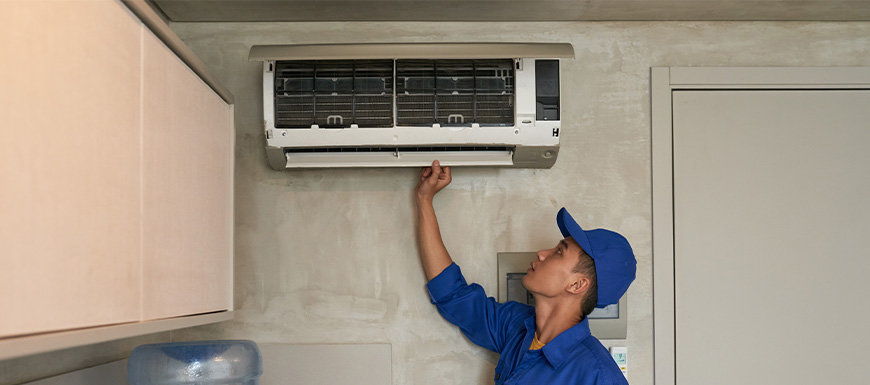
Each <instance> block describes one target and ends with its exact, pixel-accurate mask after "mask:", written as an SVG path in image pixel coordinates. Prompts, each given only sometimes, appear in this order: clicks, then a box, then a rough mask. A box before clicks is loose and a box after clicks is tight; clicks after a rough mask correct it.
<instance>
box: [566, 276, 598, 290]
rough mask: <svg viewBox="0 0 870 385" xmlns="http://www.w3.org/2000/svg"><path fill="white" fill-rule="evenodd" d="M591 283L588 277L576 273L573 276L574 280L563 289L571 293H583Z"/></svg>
mask: <svg viewBox="0 0 870 385" xmlns="http://www.w3.org/2000/svg"><path fill="white" fill-rule="evenodd" d="M591 284H592V282H591V281H590V280H589V277H587V276H585V275H579V274H578V275H575V276H574V281H573V282H572V283H571V284H570V285H568V287H567V288H566V289H565V290H566V291H567V292H569V293H571V294H584V293H586V291H588V290H589V285H591Z"/></svg>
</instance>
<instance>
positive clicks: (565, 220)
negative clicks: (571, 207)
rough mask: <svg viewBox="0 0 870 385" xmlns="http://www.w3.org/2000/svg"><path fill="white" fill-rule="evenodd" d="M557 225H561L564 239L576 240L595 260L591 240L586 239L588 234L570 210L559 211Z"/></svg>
mask: <svg viewBox="0 0 870 385" xmlns="http://www.w3.org/2000/svg"><path fill="white" fill-rule="evenodd" d="M556 224H558V225H559V230H560V231H561V232H562V236H563V237H565V238H568V237H571V238H574V241H575V242H577V244H578V245H580V248H581V249H583V251H584V252H586V254H589V256H590V257H592V259H595V255H594V253H595V251H594V250H592V244H591V243H590V242H589V238H588V237H586V232H585V231H583V228H581V227H580V225H578V224H577V221H575V220H574V218H573V217H571V214H569V213H568V210H566V209H565V208H564V207H562V208H561V209H560V210H559V213H558V214H556Z"/></svg>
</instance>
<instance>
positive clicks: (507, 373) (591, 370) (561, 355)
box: [426, 264, 628, 385]
mask: <svg viewBox="0 0 870 385" xmlns="http://www.w3.org/2000/svg"><path fill="white" fill-rule="evenodd" d="M426 286H427V288H428V289H429V295H430V296H431V297H432V303H434V304H435V305H436V306H437V307H438V312H439V313H441V315H442V316H444V318H445V319H446V320H447V321H449V322H450V323H452V324H454V325H456V326H458V327H459V329H460V330H461V331H462V333H463V334H465V336H466V337H468V339H470V340H471V342H474V343H475V344H478V345H480V346H482V347H484V348H487V349H489V350H492V351H494V352H496V353H499V354H500V356H499V359H498V366H496V368H495V383H496V384H497V385H502V384H505V385H520V384H522V385H561V384H571V385H593V384H594V385H627V384H628V381H626V380H625V376H623V375H622V372H621V371H620V370H619V367H618V366H617V365H616V362H614V361H613V358H612V357H611V356H610V353H608V351H607V349H606V348H604V346H603V345H601V342H599V341H598V339H596V338H595V337H593V336H592V335H591V334H590V333H589V321H588V320H585V319H584V320H583V322H580V323H579V324H577V325H574V326H573V327H571V328H569V329H568V330H565V331H564V332H562V333H561V334H559V335H558V336H556V338H554V339H553V340H552V341H550V342H549V343H547V345H546V346H544V347H543V348H541V349H539V350H529V346H530V345H531V343H532V338H534V335H535V308H534V307H531V306H528V305H524V304H520V303H517V302H508V303H504V304H501V303H498V302H496V301H495V300H494V299H493V298H491V297H489V298H488V297H487V296H486V294H485V293H484V292H483V288H482V287H480V285H478V284H471V285H469V284H467V283H466V282H465V278H464V277H463V276H462V272H461V271H460V269H459V266H457V265H456V264H451V265H450V266H448V267H447V268H446V269H444V271H442V272H441V274H439V275H438V276H437V277H435V278H432V280H431V281H429V283H428V284H427V285H426Z"/></svg>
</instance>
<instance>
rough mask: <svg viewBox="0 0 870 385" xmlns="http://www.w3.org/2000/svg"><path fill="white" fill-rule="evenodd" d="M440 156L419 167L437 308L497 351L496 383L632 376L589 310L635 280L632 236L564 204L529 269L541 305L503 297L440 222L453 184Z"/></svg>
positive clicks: (426, 253) (425, 256)
mask: <svg viewBox="0 0 870 385" xmlns="http://www.w3.org/2000/svg"><path fill="white" fill-rule="evenodd" d="M450 181H451V176H450V167H441V166H440V164H439V163H438V161H435V162H433V163H432V166H431V167H424V168H423V169H422V170H421V172H420V182H419V184H417V188H416V190H415V193H416V201H417V215H418V218H417V220H418V230H417V231H418V234H417V235H418V238H419V239H418V240H419V246H420V259H421V261H422V263H423V269H424V270H425V272H426V278H427V279H428V280H429V283H428V284H427V285H426V286H427V288H428V290H429V295H430V296H431V298H432V302H433V303H434V304H435V305H436V306H437V308H438V312H439V313H441V315H442V316H443V317H444V318H445V319H446V320H447V321H449V322H450V323H452V324H454V325H456V326H458V327H459V329H460V330H461V331H462V333H463V334H465V336H466V337H468V339H469V340H471V341H472V342H474V343H475V344H477V345H480V346H482V347H484V348H487V349H489V350H492V351H494V352H496V353H499V354H500V356H499V360H498V365H497V366H496V368H495V383H496V384H499V385H500V384H511V385H513V384H527V385H561V384H571V385H591V384H598V385H613V384H626V385H627V384H628V382H627V381H626V380H625V377H624V376H623V375H622V372H620V370H619V367H617V365H616V363H615V362H614V361H613V358H611V356H610V354H609V353H608V352H607V349H606V348H604V346H603V345H601V342H600V341H598V339H596V338H595V337H593V336H592V335H591V334H590V332H589V320H588V319H587V318H586V316H587V315H589V313H591V312H592V310H594V308H595V307H596V306H597V307H604V306H607V305H610V304H615V303H617V302H619V298H620V297H622V295H623V294H624V293H625V291H626V290H627V289H628V286H629V285H630V284H631V282H632V281H634V278H635V271H636V265H637V261H636V260H635V258H634V253H633V252H632V250H631V246H629V244H628V241H626V239H625V238H624V237H622V236H621V235H619V234H617V233H615V232H612V231H609V230H604V229H596V230H589V231H584V230H583V229H582V228H580V226H579V225H578V224H577V222H575V221H574V219H573V218H572V217H571V215H570V214H568V211H566V210H565V209H564V208H562V209H561V210H559V213H558V214H557V215H556V223H557V224H558V226H559V230H561V232H562V236H564V237H565V238H564V239H562V240H560V241H559V243H558V244H556V246H555V247H553V248H552V249H546V250H541V251H538V252H537V258H535V259H534V260H532V261H531V264H530V267H529V269H528V271H527V273H526V275H525V276H524V277H523V281H522V282H523V286H524V287H525V288H526V290H528V291H529V292H530V293H532V295H533V296H534V298H535V306H534V307H532V306H528V305H525V304H520V303H517V302H507V303H503V304H502V303H498V302H496V301H495V300H494V299H493V298H492V297H487V296H486V294H485V293H484V292H483V288H482V287H480V285H478V284H471V285H469V284H467V283H466V281H465V278H464V277H463V276H462V272H461V271H460V270H459V266H457V265H456V264H455V263H453V260H452V259H451V258H450V255H449V254H448V253H447V249H446V248H445V247H444V242H443V241H442V239H441V231H440V230H439V228H438V220H437V218H436V216H435V209H434V208H433V206H432V201H433V199H434V197H435V194H437V193H438V192H439V191H441V189H443V188H444V187H446V186H447V185H448V184H450Z"/></svg>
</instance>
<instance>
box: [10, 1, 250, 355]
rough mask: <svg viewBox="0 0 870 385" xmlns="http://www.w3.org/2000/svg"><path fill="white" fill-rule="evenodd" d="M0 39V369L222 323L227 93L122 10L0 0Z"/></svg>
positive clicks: (227, 284) (228, 209)
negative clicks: (50, 353) (8, 361)
mask: <svg viewBox="0 0 870 385" xmlns="http://www.w3.org/2000/svg"><path fill="white" fill-rule="evenodd" d="M131 3H134V5H136V4H138V2H131ZM139 5H141V4H139ZM134 8H135V7H134ZM143 9H144V8H141V9H139V11H142V10H143ZM149 10H150V9H149ZM150 22H152V23H153V22H154V20H151V21H150ZM37 25H38V26H39V27H38V28H36V26H37ZM21 31H27V33H26V34H23V33H22V32H21ZM0 36H2V38H0V84H2V85H3V86H2V87H0V106H2V107H0V108H2V115H3V117H4V118H3V121H4V125H3V126H4V127H3V128H2V129H0V197H2V198H0V213H2V215H0V244H2V245H3V252H2V254H0V265H2V266H3V268H2V269H0V293H2V294H0V309H2V312H3V316H2V317H0V359H3V358H9V357H14V356H19V355H23V354H29V353H35V352H38V351H44V350H51V349H54V348H63V347H69V346H72V345H75V344H77V343H79V344H84V343H92V342H99V341H100V340H101V339H102V340H105V339H106V338H107V337H106V336H114V338H119V337H123V336H128V335H135V334H143V333H145V332H154V331H159V330H155V327H154V326H153V325H154V324H149V325H150V326H144V327H143V326H142V325H145V324H147V323H148V322H149V321H150V320H157V319H167V318H173V317H184V319H185V321H184V322H181V323H179V322H175V323H169V324H167V323H165V322H164V323H162V325H164V326H162V328H163V330H165V329H166V328H171V327H179V326H181V325H184V326H191V325H194V324H198V323H204V322H214V321H216V320H222V319H228V318H229V317H230V315H229V314H230V311H231V310H232V237H233V217H232V215H233V210H232V183H233V146H234V129H233V105H232V103H231V100H232V99H231V95H229V94H228V93H223V95H219V94H218V92H216V91H215V88H216V87H215V86H214V85H213V84H207V83H206V82H205V81H203V80H202V77H201V76H200V75H199V74H198V73H197V71H194V70H193V69H191V68H190V67H189V66H188V65H187V64H186V62H189V61H190V58H186V59H185V60H182V58H180V57H179V56H178V55H177V54H176V53H175V52H174V51H173V49H170V47H169V46H167V44H165V43H164V41H166V40H167V36H166V35H165V31H164V34H163V36H160V37H158V35H157V34H155V33H154V32H152V30H151V29H149V28H148V27H146V26H145V25H144V24H143V22H142V21H140V19H139V18H137V17H136V16H134V14H133V13H131V11H130V9H128V8H126V7H125V6H124V5H123V4H121V3H119V2H112V1H100V2H41V1H11V2H10V1H4V2H0ZM170 37H172V36H170ZM175 39H177V37H176V38H175ZM177 49H178V48H177V47H175V50H176V51H177ZM204 313H211V315H209V316H196V315H198V314H204ZM216 313H222V314H224V315H223V316H218V317H215V316H214V314H216ZM191 316H192V317H191ZM107 325H128V326H129V328H128V329H126V330H123V329H121V330H120V331H119V329H118V326H113V328H114V329H112V330H113V331H112V332H111V333H102V335H103V336H101V334H100V333H92V332H83V333H84V334H81V335H82V336H84V335H86V334H87V335H90V336H92V337H82V338H78V339H77V338H76V337H75V332H69V330H73V329H76V330H93V328H95V327H107ZM166 325H170V326H166ZM171 325H175V326H171ZM160 328H161V327H157V329H160ZM137 330H138V331H137ZM70 333H73V335H72V337H70V336H71V334H70ZM61 334H62V335H63V336H64V338H61V339H55V341H61V342H57V343H53V342H52V341H53V340H52V336H53V335H61ZM35 340H39V343H38V344H37V345H38V346H36V345H33V344H29V343H28V341H35Z"/></svg>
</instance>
